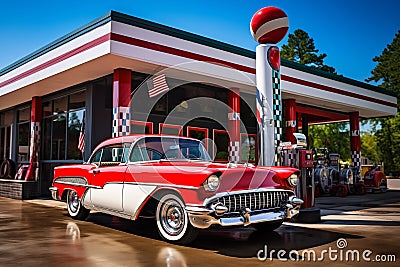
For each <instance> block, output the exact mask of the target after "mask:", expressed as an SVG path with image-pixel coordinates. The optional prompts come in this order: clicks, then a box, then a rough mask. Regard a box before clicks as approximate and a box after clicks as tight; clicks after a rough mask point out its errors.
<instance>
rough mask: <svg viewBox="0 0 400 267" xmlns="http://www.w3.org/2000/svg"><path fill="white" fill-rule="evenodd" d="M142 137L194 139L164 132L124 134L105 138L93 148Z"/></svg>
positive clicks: (133, 140)
mask: <svg viewBox="0 0 400 267" xmlns="http://www.w3.org/2000/svg"><path fill="white" fill-rule="evenodd" d="M143 137H164V138H167V137H168V138H185V139H191V140H196V141H198V140H197V139H193V138H190V137H184V136H177V135H165V134H130V135H125V136H119V137H113V138H110V139H107V140H105V141H103V142H101V143H100V144H99V145H98V146H97V147H96V148H95V150H97V149H98V148H100V147H103V146H107V145H112V144H121V143H132V142H135V141H136V140H138V139H140V138H143Z"/></svg>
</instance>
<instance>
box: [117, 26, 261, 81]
mask: <svg viewBox="0 0 400 267" xmlns="http://www.w3.org/2000/svg"><path fill="white" fill-rule="evenodd" d="M111 40H113V41H117V42H121V43H125V44H129V45H135V46H140V47H143V48H147V49H151V50H156V51H159V52H164V53H167V54H171V55H175V56H180V57H185V58H190V59H194V60H198V61H203V62H210V63H214V64H216V65H223V66H228V67H231V68H234V69H237V70H240V71H244V72H248V73H252V74H255V73H256V70H255V69H254V68H251V67H246V66H243V65H239V64H236V63H232V62H229V61H225V60H221V59H216V58H212V57H208V56H204V55H200V54H196V53H192V52H189V51H185V50H181V49H178V48H173V47H169V46H165V45H161V44H155V43H151V42H148V41H144V40H140V39H136V38H133V37H129V36H125V35H120V34H117V33H111Z"/></svg>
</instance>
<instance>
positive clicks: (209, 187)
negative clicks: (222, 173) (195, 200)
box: [203, 174, 219, 192]
mask: <svg viewBox="0 0 400 267" xmlns="http://www.w3.org/2000/svg"><path fill="white" fill-rule="evenodd" d="M203 185H204V189H205V190H206V191H210V192H214V191H216V190H217V189H218V187H219V177H218V176H217V175H215V174H213V175H210V176H209V177H208V178H207V180H206V181H205V182H204V183H203Z"/></svg>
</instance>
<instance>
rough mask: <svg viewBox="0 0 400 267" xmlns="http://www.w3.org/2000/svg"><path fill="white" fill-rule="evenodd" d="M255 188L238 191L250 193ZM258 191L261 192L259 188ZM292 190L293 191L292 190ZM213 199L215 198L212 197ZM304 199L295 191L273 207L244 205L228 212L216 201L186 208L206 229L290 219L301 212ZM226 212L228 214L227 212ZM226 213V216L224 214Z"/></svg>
mask: <svg viewBox="0 0 400 267" xmlns="http://www.w3.org/2000/svg"><path fill="white" fill-rule="evenodd" d="M249 191H253V192H254V190H244V191H237V192H241V193H249ZM266 191H280V192H282V191H290V190H279V189H278V190H277V189H263V190H262V192H266ZM256 192H260V191H259V190H258V191H256ZM290 192H292V191H290ZM221 196H227V194H226V193H222V194H219V197H221ZM211 199H214V197H213V198H211ZM302 204H303V200H301V199H299V198H297V197H296V196H295V195H294V194H293V192H292V195H291V196H289V199H288V200H287V202H286V204H285V205H283V206H281V207H273V208H270V209H265V210H251V209H250V208H249V207H243V209H241V210H240V212H232V213H229V214H228V213H226V211H227V208H226V206H224V205H223V204H222V203H220V202H218V203H214V204H211V205H209V206H208V207H207V206H203V207H200V206H196V205H186V207H185V209H186V211H187V213H188V216H189V221H190V223H191V224H192V225H193V226H194V227H196V228H200V229H205V228H208V227H210V226H211V225H213V224H217V225H221V226H247V225H250V224H255V223H261V222H269V221H270V222H272V221H277V220H284V219H290V218H293V217H294V216H296V215H297V214H298V213H299V209H300V206H301V205H302ZM225 213H226V214H225ZM224 215H225V216H224Z"/></svg>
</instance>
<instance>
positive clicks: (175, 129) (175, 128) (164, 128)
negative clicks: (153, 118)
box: [159, 123, 182, 136]
mask: <svg viewBox="0 0 400 267" xmlns="http://www.w3.org/2000/svg"><path fill="white" fill-rule="evenodd" d="M159 133H160V134H165V135H178V136H180V135H182V126H179V125H173V124H166V123H160V124H159Z"/></svg>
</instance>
